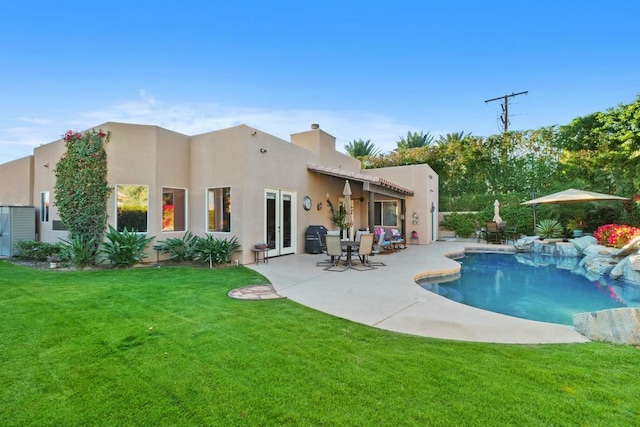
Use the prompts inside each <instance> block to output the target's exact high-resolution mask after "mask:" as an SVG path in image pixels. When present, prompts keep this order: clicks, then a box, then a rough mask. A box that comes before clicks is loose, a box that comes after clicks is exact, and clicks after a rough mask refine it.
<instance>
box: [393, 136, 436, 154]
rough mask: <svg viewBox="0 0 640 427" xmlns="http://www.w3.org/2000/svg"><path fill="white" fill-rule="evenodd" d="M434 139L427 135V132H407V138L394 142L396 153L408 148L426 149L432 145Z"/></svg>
mask: <svg viewBox="0 0 640 427" xmlns="http://www.w3.org/2000/svg"><path fill="white" fill-rule="evenodd" d="M433 141H434V137H433V136H432V135H430V134H429V132H427V133H424V132H423V131H420V133H419V134H418V132H413V133H412V132H411V131H409V132H407V137H406V138H405V137H403V136H401V137H400V140H399V141H397V142H396V144H397V148H396V151H402V150H407V149H409V148H421V147H428V146H430V145H431V144H433Z"/></svg>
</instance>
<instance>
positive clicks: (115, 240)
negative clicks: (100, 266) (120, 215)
mask: <svg viewBox="0 0 640 427" xmlns="http://www.w3.org/2000/svg"><path fill="white" fill-rule="evenodd" d="M105 237H106V238H107V240H108V241H106V242H102V243H101V249H100V254H102V255H104V256H105V257H106V258H107V259H108V260H109V262H110V263H111V265H113V266H116V267H131V266H132V265H134V264H138V263H140V262H142V260H143V259H144V258H146V257H147V254H146V253H145V249H146V247H147V245H148V244H149V243H150V242H151V241H152V240H153V237H147V236H146V234H138V233H136V232H135V231H129V230H127V228H126V227H125V229H124V230H123V231H122V232H118V230H116V229H115V228H113V227H111V226H109V231H108V232H107V233H106V234H105Z"/></svg>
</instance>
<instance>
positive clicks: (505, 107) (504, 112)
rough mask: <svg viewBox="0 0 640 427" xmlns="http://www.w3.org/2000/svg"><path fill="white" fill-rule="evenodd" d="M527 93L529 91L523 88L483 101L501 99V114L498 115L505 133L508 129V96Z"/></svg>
mask: <svg viewBox="0 0 640 427" xmlns="http://www.w3.org/2000/svg"><path fill="white" fill-rule="evenodd" d="M527 93H529V91H528V90H525V91H524V92H518V93H512V94H511V95H503V96H499V97H497V98H492V99H487V100H486V101H484V103H485V104H487V103H489V102H491V101H502V116H500V117H501V119H502V128H503V129H504V132H505V133H506V132H507V131H508V130H509V98H513V97H514V96H518V95H526V94H527Z"/></svg>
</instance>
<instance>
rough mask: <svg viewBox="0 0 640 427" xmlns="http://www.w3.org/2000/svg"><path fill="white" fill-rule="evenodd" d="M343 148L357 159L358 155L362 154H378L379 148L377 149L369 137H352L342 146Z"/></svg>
mask: <svg viewBox="0 0 640 427" xmlns="http://www.w3.org/2000/svg"><path fill="white" fill-rule="evenodd" d="M344 149H345V150H346V151H347V154H348V155H350V156H351V157H353V158H354V159H357V158H358V157H364V156H377V155H378V154H380V150H378V149H377V148H376V146H375V144H373V143H372V142H371V140H370V139H367V140H366V141H363V140H362V139H354V140H353V141H351V142H349V143H348V144H347V145H345V146H344Z"/></svg>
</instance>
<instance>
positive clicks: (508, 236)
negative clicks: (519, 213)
mask: <svg viewBox="0 0 640 427" xmlns="http://www.w3.org/2000/svg"><path fill="white" fill-rule="evenodd" d="M504 235H505V242H509V241H511V242H513V243H515V242H516V240H518V239H519V238H520V234H519V233H518V224H516V225H514V226H513V227H505V230H504Z"/></svg>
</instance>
